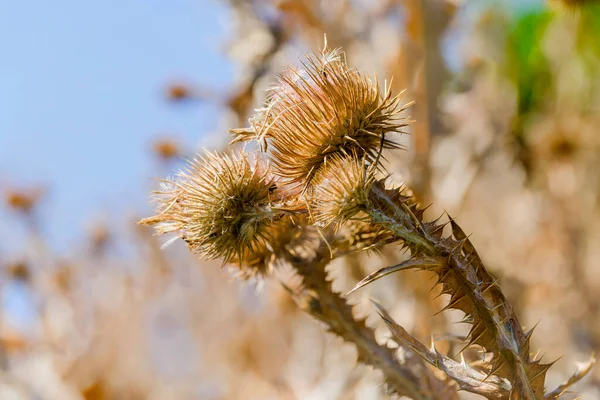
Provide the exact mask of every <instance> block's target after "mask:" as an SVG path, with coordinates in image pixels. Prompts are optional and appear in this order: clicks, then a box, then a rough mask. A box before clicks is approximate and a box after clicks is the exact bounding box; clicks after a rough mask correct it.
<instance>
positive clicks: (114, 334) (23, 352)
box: [0, 0, 600, 400]
mask: <svg viewBox="0 0 600 400" xmlns="http://www.w3.org/2000/svg"><path fill="white" fill-rule="evenodd" d="M325 33H326V34H327V41H328V43H329V46H330V47H342V48H343V49H344V50H345V51H346V55H347V59H348V62H349V63H350V64H351V65H353V66H355V67H357V68H359V69H362V70H364V71H365V72H367V73H368V74H370V75H374V74H376V75H377V76H378V77H379V78H380V80H382V81H383V80H384V79H389V78H391V77H393V87H394V89H395V91H396V92H399V91H401V90H404V89H406V92H405V94H404V98H405V99H406V101H407V102H408V101H411V100H414V101H416V105H415V106H413V107H412V108H411V109H410V115H411V116H412V118H413V119H415V120H416V122H415V123H414V124H413V125H412V126H411V128H410V133H411V134H410V135H406V136H403V137H402V138H401V140H402V142H403V143H404V144H405V145H406V151H403V152H400V153H399V154H398V153H396V154H391V155H389V157H388V159H389V162H390V165H389V169H390V171H392V172H394V173H395V175H394V177H393V179H394V180H395V181H397V182H398V183H400V182H403V181H406V182H408V185H409V186H410V187H411V188H412V189H413V190H414V192H415V195H416V196H417V197H418V198H419V199H420V201H421V202H422V203H423V204H429V203H432V204H433V205H432V207H430V209H429V210H428V215H429V216H430V217H431V218H435V217H437V216H439V215H440V214H441V213H442V212H443V211H444V210H445V211H447V212H449V213H450V214H451V215H453V216H454V217H455V218H456V219H457V220H458V221H459V222H460V224H461V225H462V227H463V229H465V230H466V231H468V232H472V233H473V235H472V241H473V243H474V244H475V246H476V247H477V249H478V251H479V254H480V256H481V257H482V258H483V260H484V262H486V264H487V266H488V268H489V269H490V270H491V271H492V272H493V273H494V274H495V275H497V276H498V277H499V278H500V282H501V286H502V288H503V289H504V290H505V292H506V294H507V296H508V297H509V299H510V300H511V301H512V303H513V304H514V306H515V308H516V310H517V314H518V315H519V317H520V320H521V322H522V324H523V325H524V326H525V327H532V326H534V325H535V324H538V327H537V329H536V332H535V334H534V336H533V346H532V347H533V350H534V351H537V350H538V349H540V352H541V354H546V355H545V357H544V360H546V361H552V360H555V359H557V358H559V357H562V358H561V359H560V360H559V361H558V362H557V363H556V365H555V367H554V368H552V369H551V370H550V372H549V374H548V381H547V385H548V386H554V385H555V384H558V383H559V382H561V381H562V380H564V379H565V378H566V377H568V376H569V375H570V374H571V373H572V372H573V370H574V366H573V364H574V362H576V361H584V360H586V359H587V358H588V355H589V354H590V353H591V352H593V351H596V352H597V351H598V350H599V349H600V319H599V316H600V315H599V311H600V291H599V290H600V268H598V260H600V245H599V243H600V210H599V207H600V152H599V150H600V4H598V2H597V1H593V0H592V1H573V0H571V1H559V0H556V1H542V0H527V1H525V0H512V1H484V0H479V1H476V0H471V1H469V0H375V1H368V0H331V1H317V0H255V1H252V0H229V1H225V0H223V1H218V0H195V1H192V0H175V1H171V2H164V1H156V0H149V1H144V2H142V1H120V2H117V1H103V2H99V1H89V2H78V1H73V0H63V1H58V2H43V1H21V2H1V3H0V49H1V50H2V57H1V61H0V109H1V111H0V194H1V196H2V203H1V205H0V267H1V270H0V274H1V275H0V399H2V400H5V399H7V400H8V399H11V400H12V399H43V400H45V399H48V400H63V399H64V400H70V399H89V400H91V399H94V400H100V399H103V400H104V399H134V400H135V399H161V400H163V399H165V400H168V399H207V400H213V399H214V400H216V399H315V400H316V399H319V400H320V399H384V398H387V397H386V395H385V391H384V389H383V387H382V385H381V377H380V376H379V375H378V374H377V373H375V372H373V371H372V370H371V369H369V368H366V367H363V366H356V363H355V354H354V350H353V349H352V348H350V347H349V346H345V345H343V344H342V343H341V342H340V341H339V340H338V339H336V338H334V337H333V336H331V335H329V334H326V333H324V332H323V329H322V327H321V326H320V325H319V324H318V323H317V322H315V321H313V320H311V319H310V318H309V317H307V316H304V315H303V314H301V313H300V312H299V311H297V310H296V308H295V304H294V303H293V301H292V300H291V299H290V298H288V296H287V294H286V293H285V292H284V291H283V290H282V289H281V288H280V286H279V284H278V283H277V281H276V280H275V279H273V280H270V281H267V282H266V283H265V284H264V285H260V286H261V290H257V285H256V284H255V283H252V282H250V283H244V282H239V281H237V280H236V279H234V278H232V276H231V274H229V273H228V272H227V270H226V269H221V268H219V267H220V264H219V263H218V262H217V263H214V262H202V261H198V260H196V259H194V258H193V257H192V256H191V255H189V254H188V252H187V249H186V248H185V246H184V245H182V244H181V243H175V244H174V245H172V246H170V247H168V248H167V249H164V250H162V249H161V248H160V246H161V244H162V243H161V241H160V240H159V238H156V237H154V236H152V232H151V231H150V230H148V229H145V228H144V229H142V228H140V227H138V226H136V225H135V224H134V222H135V221H136V220H138V219H139V218H141V217H143V216H147V215H149V214H150V213H151V212H152V205H151V204H148V194H149V192H150V191H151V190H152V189H153V188H155V187H156V185H157V183H156V181H155V180H154V179H153V178H161V177H165V176H168V175H171V174H173V173H174V172H175V171H176V170H177V169H178V168H180V167H182V166H183V165H184V160H185V159H186V158H189V157H192V156H193V155H194V154H195V153H196V152H197V151H200V150H201V149H202V148H207V149H223V148H224V147H225V146H226V144H227V143H228V141H229V139H230V136H229V134H228V133H227V130H228V129H231V128H235V127H242V126H246V125H247V118H248V117H249V114H251V113H252V111H253V109H254V108H257V107H260V105H261V104H262V103H263V102H264V100H265V98H264V90H265V89H267V88H268V87H269V85H271V84H272V83H273V81H274V78H275V74H276V73H277V72H278V71H280V70H281V69H282V68H284V67H286V66H288V65H293V64H294V63H296V62H297V59H298V57H300V56H301V55H302V54H303V53H305V52H307V51H315V50H320V49H321V48H322V46H323V41H324V38H323V35H324V34H325ZM400 257H402V255H401V254H400V253H399V251H398V248H397V247H391V248H389V249H385V250H384V251H383V254H382V255H381V256H369V255H361V256H360V257H352V259H341V260H336V262H335V263H334V264H333V265H332V266H331V271H330V273H331V275H332V277H334V278H335V287H336V288H337V289H338V290H340V291H344V292H345V291H347V290H349V289H350V288H351V287H352V286H353V285H354V284H355V283H356V282H357V281H358V280H359V279H361V278H362V277H364V276H365V275H366V274H368V273H369V272H372V271H373V270H375V269H376V268H379V267H382V266H385V265H389V264H391V263H395V262H397V261H398V260H399V259H400ZM432 283H433V282H431V281H428V276H424V275H421V274H420V273H404V274H396V275H394V276H390V277H389V278H388V279H383V280H381V281H378V282H377V283H376V284H373V285H370V286H369V287H367V288H365V289H364V290H363V291H362V292H359V293H357V294H355V295H352V297H351V298H350V301H351V302H353V303H355V304H356V305H357V306H356V312H357V314H360V315H369V319H368V322H369V324H371V325H372V326H380V325H381V321H380V320H379V318H378V317H377V316H376V315H372V314H374V313H373V307H372V306H371V305H370V303H369V302H368V298H369V297H371V298H374V299H377V300H378V301H380V302H381V303H382V304H383V305H384V306H386V308H388V309H389V310H391V311H392V312H391V313H392V315H393V316H394V317H395V318H396V320H397V321H398V322H400V323H401V324H402V325H403V326H404V327H406V329H407V330H409V331H410V332H412V333H413V334H414V335H415V336H417V337H418V338H419V339H421V340H422V341H424V342H426V343H428V341H429V339H428V338H429V337H430V336H431V335H433V337H434V338H435V340H436V341H438V342H439V343H440V345H439V348H440V349H443V350H445V351H447V352H448V353H449V354H450V355H452V356H455V352H456V351H458V350H459V348H455V343H454V341H453V339H452V338H453V337H454V336H455V335H461V334H464V333H465V332H464V330H461V329H463V328H461V327H460V326H457V325H456V324H453V322H455V321H457V320H460V319H461V316H460V315H455V314H454V313H443V314H441V315H438V316H436V317H433V315H434V314H435V312H437V311H438V310H439V309H441V308H442V307H443V305H444V299H443V298H442V299H441V300H440V299H437V300H433V299H432V297H433V296H432V295H431V294H430V293H429V290H430V287H431V285H432ZM378 329H379V330H378V333H380V334H381V339H382V340H384V338H385V337H386V335H387V333H386V330H385V329H384V328H383V327H381V328H378ZM453 351H454V352H453ZM575 390H577V391H578V392H579V393H580V394H581V395H582V397H583V398H584V399H598V398H600V372H599V370H598V369H596V370H594V371H592V373H591V376H589V377H588V378H586V379H585V380H584V381H583V382H581V383H580V384H579V385H577V386H576V387H575ZM574 397H575V395H573V396H571V398H574ZM465 398H469V397H468V396H467V395H465ZM567 398H569V397H568V396H567Z"/></svg>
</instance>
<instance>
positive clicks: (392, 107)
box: [234, 51, 408, 187]
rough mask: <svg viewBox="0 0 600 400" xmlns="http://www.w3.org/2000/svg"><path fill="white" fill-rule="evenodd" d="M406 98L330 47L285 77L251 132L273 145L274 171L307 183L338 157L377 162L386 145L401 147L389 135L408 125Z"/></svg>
mask: <svg viewBox="0 0 600 400" xmlns="http://www.w3.org/2000/svg"><path fill="white" fill-rule="evenodd" d="M400 100H401V99H400V97H399V96H392V94H391V91H390V89H389V88H386V89H385V90H384V92H383V93H382V92H381V90H380V87H379V84H378V82H377V81H376V80H371V79H370V78H368V77H367V76H365V75H363V74H362V73H360V72H358V71H357V70H355V69H352V68H350V67H348V66H347V65H346V63H345V62H344V61H343V59H342V54H341V53H340V52H339V51H324V52H323V53H322V54H321V55H309V56H307V58H306V60H305V61H304V62H303V63H302V67H301V68H299V69H289V70H288V71H287V72H285V73H283V74H282V75H281V76H280V77H279V81H278V83H277V85H276V86H275V87H274V88H272V89H271V90H270V91H269V92H268V101H267V105H266V107H264V108H263V109H260V110H258V111H257V113H256V114H255V115H254V116H253V117H252V118H251V119H250V124H251V126H252V128H251V131H252V132H254V136H253V138H254V139H257V140H258V141H259V142H260V143H261V144H263V149H267V148H268V154H269V157H270V159H271V160H272V164H273V172H274V173H275V174H277V175H279V176H281V177H282V178H284V179H285V180H286V181H287V182H290V183H303V184H304V185H305V187H307V186H310V184H311V181H312V179H313V178H314V177H315V175H316V174H317V173H318V172H319V170H320V169H321V168H322V167H323V166H324V165H325V163H326V162H327V160H328V159H329V158H331V157H333V156H348V155H351V154H356V155H357V156H358V157H360V158H364V159H365V160H366V162H367V163H374V162H376V160H377V159H378V154H379V152H380V150H381V149H382V148H388V149H394V148H399V147H400V145H399V144H398V143H395V142H393V141H391V140H389V138H387V137H386V134H387V133H392V132H398V133H401V132H402V128H403V127H405V126H406V125H407V124H408V121H407V120H406V119H405V118H403V117H400V115H399V114H400V112H401V111H403V110H404V109H405V108H406V107H407V106H408V105H406V106H401V105H400ZM234 133H236V132H234ZM240 133H241V134H243V137H240V138H238V139H237V140H238V141H239V140H247V139H248V138H249V137H250V135H248V130H240Z"/></svg>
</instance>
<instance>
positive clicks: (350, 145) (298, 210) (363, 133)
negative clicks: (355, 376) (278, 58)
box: [141, 50, 594, 400]
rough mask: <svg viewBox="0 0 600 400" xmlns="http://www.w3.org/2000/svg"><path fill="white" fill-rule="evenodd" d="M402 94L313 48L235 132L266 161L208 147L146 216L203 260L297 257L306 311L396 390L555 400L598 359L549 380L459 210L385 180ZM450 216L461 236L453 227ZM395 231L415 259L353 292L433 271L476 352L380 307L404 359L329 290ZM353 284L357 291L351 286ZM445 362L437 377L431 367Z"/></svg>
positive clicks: (251, 268)
mask: <svg viewBox="0 0 600 400" xmlns="http://www.w3.org/2000/svg"><path fill="white" fill-rule="evenodd" d="M406 107H407V105H404V106H402V105H401V98H400V97H399V96H392V94H391V91H390V90H389V89H387V88H386V89H384V91H383V93H382V92H381V91H380V88H379V85H378V84H377V82H376V81H373V80H370V79H369V78H367V77H366V76H365V75H363V74H362V73H360V72H358V71H356V70H354V69H352V68H350V67H348V66H347V65H346V63H345V62H344V60H343V57H342V53H340V52H339V51H337V50H336V51H328V50H324V51H323V52H322V53H321V54H315V55H309V56H307V58H306V59H305V60H304V62H302V63H301V67H300V68H290V69H289V70H288V71H286V72H284V73H283V74H281V76H280V78H279V81H278V83H277V85H276V86H275V87H274V88H273V89H271V90H270V91H269V92H268V100H267V104H266V106H265V107H264V108H262V109H260V110H258V111H257V113H256V115H255V116H254V117H252V118H251V119H250V124H251V127H250V128H242V129H236V130H234V131H233V133H234V134H235V135H236V138H235V139H234V142H239V141H247V140H256V141H258V142H259V144H260V146H259V150H260V151H259V154H256V155H255V158H256V159H257V160H259V159H266V160H267V162H265V163H264V164H261V163H259V162H254V163H253V162H250V161H249V159H248V157H247V156H246V155H243V154H241V155H222V154H211V153H208V154H207V155H206V156H204V157H203V158H201V159H199V160H195V161H194V162H192V163H191V165H190V167H189V169H188V171H186V172H183V173H180V174H179V175H178V178H177V179H176V180H174V181H170V182H167V183H166V187H165V189H164V190H162V191H161V192H158V196H159V197H158V199H159V207H158V213H157V215H156V216H153V217H150V218H147V219H144V220H142V221H141V223H142V224H146V225H154V226H155V228H156V230H157V232H158V233H177V234H178V235H179V237H181V238H182V239H183V240H184V241H185V242H186V243H187V244H188V246H189V247H190V249H191V250H192V251H193V252H195V253H198V254H200V255H201V256H204V257H207V258H221V259H223V261H224V262H225V263H236V264H237V265H238V266H239V268H240V270H241V271H242V272H243V275H245V276H257V275H259V276H265V277H266V276H268V273H269V272H270V271H272V270H273V269H274V268H277V267H280V266H287V267H290V268H291V269H293V270H294V271H295V273H296V274H297V275H298V276H299V277H300V278H301V282H302V283H301V285H299V286H298V285H296V286H290V285H286V288H287V290H288V291H289V292H290V294H291V295H292V296H293V298H294V299H295V300H296V302H297V304H298V305H299V307H300V308H301V309H303V310H304V311H306V312H308V313H309V314H311V315H312V316H313V317H315V318H316V319H318V320H320V321H322V322H323V323H325V324H326V325H327V327H328V330H329V331H331V332H333V333H334V334H336V335H338V336H340V337H341V338H343V339H344V340H346V341H347V342H349V343H352V344H353V345H354V346H355V347H356V349H357V353H358V358H359V360H360V361H361V362H364V363H366V364H369V365H372V366H374V367H375V368H377V369H379V370H380V371H382V372H383V376H384V379H385V382H386V384H387V387H388V388H389V389H390V391H392V392H394V393H396V394H399V395H404V396H407V397H409V398H412V399H455V398H458V397H457V396H458V395H457V392H458V390H459V389H461V390H465V391H468V392H472V393H475V394H479V395H481V396H483V397H485V398H488V399H526V400H541V399H557V398H559V397H560V396H561V395H562V394H563V393H565V391H566V390H567V389H568V387H569V386H571V385H572V384H573V383H575V382H577V381H578V380H580V379H581V378H582V377H583V376H584V375H585V374H586V373H587V372H588V371H589V369H590V368H591V366H592V365H593V362H594V360H593V359H592V360H591V361H590V362H589V363H588V364H587V365H586V366H585V367H583V368H581V369H580V370H579V371H578V372H577V373H576V374H574V375H573V377H572V378H571V379H569V380H568V382H566V383H565V384H563V385H561V386H559V387H558V388H557V389H555V390H552V391H547V390H546V389H545V375H546V371H547V370H548V368H549V367H550V366H551V364H544V363H541V362H540V360H539V359H537V358H536V357H535V356H532V354H531V351H530V338H531V334H532V330H530V331H527V332H526V331H525V330H524V329H523V327H522V326H521V324H520V323H519V320H518V318H517V316H516V315H515V313H514V311H513V307H512V305H511V304H510V303H509V302H508V301H507V300H506V298H505V296H504V294H503V292H502V290H501V287H500V285H499V284H498V281H497V279H496V278H495V277H493V276H492V275H491V274H490V273H489V272H488V271H487V269H486V268H485V266H484V265H483V263H482V261H481V259H480V258H479V256H478V254H477V252H476V250H475V248H474V247H473V245H472V243H471V241H470V240H469V239H468V237H467V236H466V235H465V233H464V232H463V230H462V229H461V228H460V227H459V226H458V224H457V223H456V222H455V221H454V220H453V219H451V218H450V219H449V222H447V223H439V221H438V220H435V221H426V220H425V219H424V217H423V214H424V209H423V208H422V207H421V206H420V205H419V204H418V203H417V202H416V201H415V200H414V198H413V197H412V196H411V195H410V192H409V191H408V190H407V189H405V188H395V187H388V185H387V184H386V180H387V179H386V176H381V171H382V168H381V164H380V162H381V160H382V156H381V153H382V151H383V150H384V149H398V148H399V147H400V146H399V145H398V144H397V143H396V142H393V141H391V140H390V139H389V138H388V137H387V136H386V135H387V134H390V133H397V132H401V130H402V128H403V127H405V126H406V125H407V123H408V120H407V119H406V118H405V117H403V116H402V115H401V114H400V113H401V111H403V110H404V109H405V108H406ZM299 188H302V190H299ZM448 223H449V224H450V227H451V234H450V235H445V234H444V227H445V226H446V225H447V224H448ZM392 242H398V243H400V244H402V245H403V246H404V247H406V248H407V249H408V250H409V251H410V254H411V257H410V258H409V259H408V260H407V261H405V262H403V263H400V264H398V265H394V266H391V267H387V268H383V269H380V270H378V271H376V272H375V273H373V274H371V275H369V276H367V277H366V278H365V279H363V280H362V281H361V282H360V283H359V284H358V285H357V286H356V287H355V288H354V290H357V289H359V288H361V287H363V286H365V285H367V284H369V283H371V282H373V281H375V280H377V279H379V278H382V277H383V276H385V275H388V274H390V273H393V272H397V271H401V270H408V269H420V270H429V271H432V272H434V273H435V274H436V275H437V277H438V281H437V283H436V285H439V286H440V287H441V292H442V293H443V294H447V295H449V296H450V301H449V303H448V305H447V306H446V307H445V309H457V310H460V311H462V312H463V313H464V314H465V320H464V321H463V322H465V323H468V324H470V326H471V329H470V332H469V335H468V337H467V339H466V343H465V348H467V347H470V346H478V347H479V348H481V349H483V354H484V355H483V356H482V358H481V359H480V360H478V361H477V362H472V363H466V362H457V361H455V360H453V359H452V358H450V357H449V356H447V355H444V354H441V353H439V352H438V351H437V350H436V348H435V345H434V346H433V347H432V348H428V347H427V346H425V345H423V344H422V343H420V342H419V341H418V340H417V339H416V338H414V337H412V336H411V335H410V334H409V333H408V332H407V331H406V330H405V329H404V328H402V327H401V326H399V325H398V324H396V323H395V322H394V321H393V320H392V319H391V317H390V316H389V315H388V314H387V312H386V311H385V310H384V309H383V308H381V307H380V306H378V308H379V313H380V315H381V316H382V318H383V319H384V321H385V322H386V324H387V325H388V327H389V328H390V330H391V331H392V334H393V338H394V340H395V341H396V342H397V343H398V345H400V347H401V348H402V349H403V354H404V357H402V358H399V357H396V354H395V351H394V350H392V349H390V348H388V347H387V346H385V345H382V344H379V343H378V342H377V341H376V340H375V336H374V333H373V330H372V329H371V328H369V327H367V326H366V325H365V322H364V320H361V319H357V318H356V317H354V315H353V313H352V307H351V306H350V305H349V304H348V303H347V302H346V301H345V299H344V298H343V297H342V296H341V295H339V294H338V293H335V292H334V291H333V290H332V286H331V281H330V279H329V278H328V275H327V272H326V270H325V267H326V266H327V265H328V263H329V262H330V261H331V260H332V259H333V258H335V257H339V256H342V255H345V254H348V253H349V252H354V251H359V250H364V249H368V248H373V247H377V246H383V245H384V244H388V243H392ZM354 290H353V291H354ZM427 364H429V365H430V366H432V367H434V368H435V369H437V370H439V371H441V372H442V373H443V378H440V377H439V376H438V375H437V374H436V373H434V370H433V368H430V367H428V366H427Z"/></svg>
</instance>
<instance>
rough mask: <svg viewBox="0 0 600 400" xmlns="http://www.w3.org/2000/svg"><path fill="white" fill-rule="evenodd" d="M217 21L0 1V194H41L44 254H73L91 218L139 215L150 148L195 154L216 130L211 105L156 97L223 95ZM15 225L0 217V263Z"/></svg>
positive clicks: (141, 8)
mask: <svg viewBox="0 0 600 400" xmlns="http://www.w3.org/2000/svg"><path fill="white" fill-rule="evenodd" d="M226 21H227V14H226V12H225V9H224V8H222V6H220V5H219V4H218V2H216V1H209V0H171V1H164V0H143V1H142V0H138V1H133V0H102V1H80V0H57V1H52V2H50V1H43V0H38V1H26V0H22V1H3V2H0V50H1V53H2V54H1V56H0V191H1V192H2V193H4V190H5V189H6V188H7V187H9V186H18V187H19V186H24V187H27V186H29V185H31V184H42V185H44V186H47V187H48V189H49V195H48V196H47V198H46V200H45V202H44V205H43V208H42V216H43V218H44V221H45V226H44V229H45V232H46V234H47V236H48V237H50V238H51V244H52V245H53V246H54V247H56V248H58V249H60V250H64V249H66V248H68V247H69V246H71V245H73V244H74V243H77V242H78V241H79V240H80V239H79V238H80V234H81V232H82V231H83V228H84V227H85V225H86V223H87V222H88V221H90V220H91V219H93V217H94V216H98V215H108V216H110V217H112V218H115V220H117V221H118V220H119V219H118V216H119V215H127V214H130V213H132V212H133V211H135V210H144V211H147V210H148V208H147V206H146V205H145V203H146V198H147V191H148V188H149V187H150V185H151V182H150V180H149V178H150V177H152V176H156V174H158V171H157V166H156V162H155V161H154V160H153V159H152V157H151V156H150V154H149V152H148V148H149V143H150V142H151V141H152V140H153V139H154V138H156V137H158V136H161V134H164V133H172V134H173V135H175V136H176V137H179V138H180V139H181V140H182V141H183V142H184V143H186V144H188V145H194V144H195V143H197V142H198V140H199V138H200V137H201V135H202V134H203V133H205V132H207V131H208V130H212V129H214V128H215V127H216V126H217V120H216V115H217V114H218V113H216V112H215V108H214V106H211V105H202V104H194V105H192V104H187V105H184V106H174V105H172V104H169V103H167V102H165V100H164V97H163V91H164V87H165V84H167V83H168V82H171V81H173V80H186V81H192V82H197V83H202V84H205V85H207V86H209V87H213V88H225V87H227V85H228V83H229V82H230V81H231V76H232V73H233V69H232V67H231V65H229V64H228V63H227V61H226V59H225V58H224V56H223V55H222V54H221V47H220V46H221V45H222V44H223V43H224V39H225V38H226V35H227V31H228V27H227V24H226ZM160 173H161V174H162V173H163V171H161V172H160ZM18 222H19V221H17V220H16V219H15V218H14V217H11V215H9V214H8V213H7V212H6V210H0V256H2V255H3V254H5V253H13V252H14V248H15V245H18V244H19V242H22V241H21V240H20V238H21V236H20V235H22V230H20V228H19V223H18ZM17 247H18V246H17Z"/></svg>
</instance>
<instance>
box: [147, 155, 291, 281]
mask: <svg viewBox="0 0 600 400" xmlns="http://www.w3.org/2000/svg"><path fill="white" fill-rule="evenodd" d="M266 172H267V171H265V170H263V169H261V168H260V167H259V164H258V162H256V163H254V162H253V163H251V162H250V160H248V158H247V157H246V156H243V155H235V154H231V155H223V154H217V153H207V154H206V155H205V156H204V157H201V158H198V159H195V160H193V161H192V162H190V165H189V167H188V169H187V170H186V171H181V172H179V173H178V175H177V178H176V179H175V180H173V181H166V182H164V184H163V190H161V191H159V192H156V194H157V199H158V202H159V207H158V213H157V215H155V216H153V217H150V218H146V219H144V220H142V221H140V223H141V224H145V225H154V226H155V229H156V230H157V231H158V232H159V233H169V232H177V233H178V234H179V237H181V238H182V239H183V240H184V241H185V242H186V243H187V244H188V246H189V247H190V249H191V250H192V251H193V252H194V253H197V254H199V255H201V256H203V257H206V258H208V259H215V258H223V259H224V262H235V263H239V264H240V265H242V263H244V262H245V261H246V260H249V259H253V260H255V257H253V253H255V252H261V251H262V250H261V249H262V248H264V246H265V243H266V242H267V241H268V240H269V236H270V232H272V228H271V225H272V223H273V221H275V220H277V219H279V218H281V216H282V215H283V214H284V212H283V211H280V210H277V209H276V208H275V207H274V204H275V203H277V201H278V200H281V199H276V198H275V196H276V193H275V185H274V182H273V180H272V178H269V177H268V174H267V173H266ZM251 264H252V265H251V267H252V268H261V266H260V265H258V263H256V262H252V263H251ZM258 272H263V271H258Z"/></svg>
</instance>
